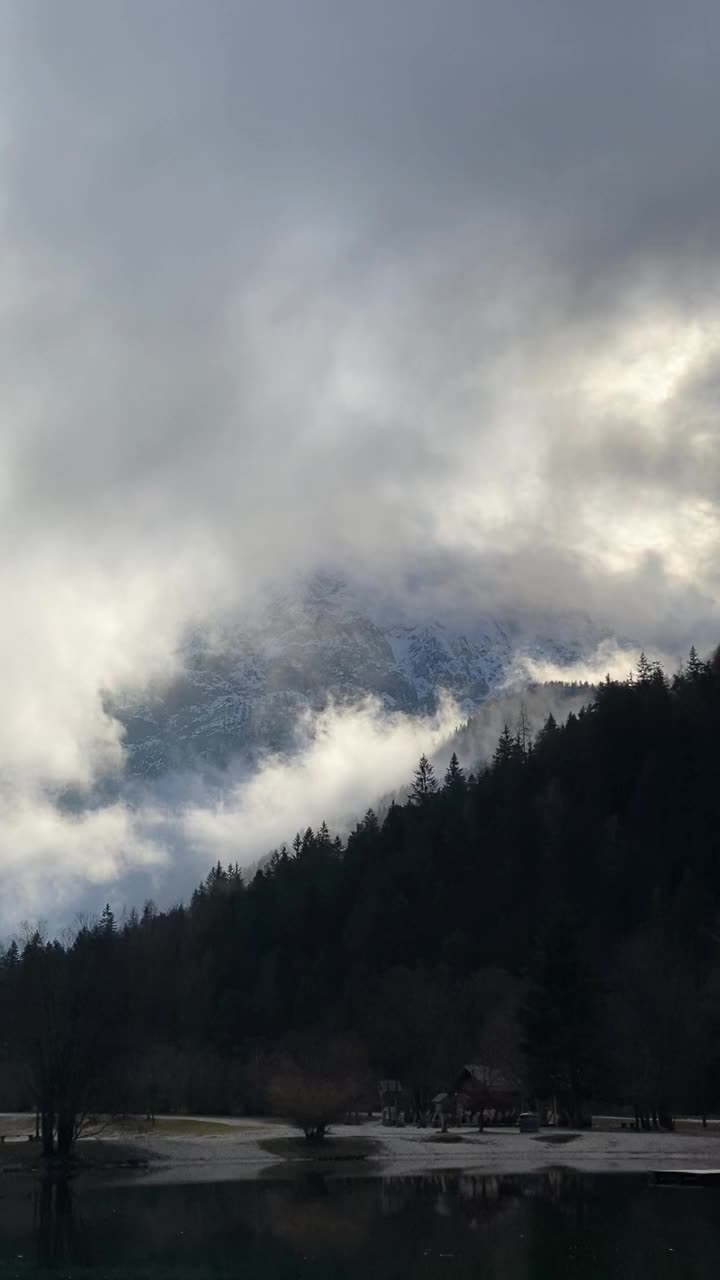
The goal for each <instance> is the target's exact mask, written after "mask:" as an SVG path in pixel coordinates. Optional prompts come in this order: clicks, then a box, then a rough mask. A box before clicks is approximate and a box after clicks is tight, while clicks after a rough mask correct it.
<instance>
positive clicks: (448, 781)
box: [444, 751, 465, 791]
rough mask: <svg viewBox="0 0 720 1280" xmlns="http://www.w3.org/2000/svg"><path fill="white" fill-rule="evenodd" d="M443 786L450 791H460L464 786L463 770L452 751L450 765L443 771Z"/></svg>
mask: <svg viewBox="0 0 720 1280" xmlns="http://www.w3.org/2000/svg"><path fill="white" fill-rule="evenodd" d="M444 781H445V786H446V787H447V789H448V790H450V791H460V790H462V789H463V788H464V786H465V770H464V769H463V768H462V766H461V764H460V761H459V760H458V758H457V755H456V754H455V752H454V751H453V753H452V755H451V757H450V763H449V765H448V767H447V769H446V770H445V780H444Z"/></svg>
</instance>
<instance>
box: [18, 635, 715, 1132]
mask: <svg viewBox="0 0 720 1280" xmlns="http://www.w3.org/2000/svg"><path fill="white" fill-rule="evenodd" d="M719 724H720V659H719V658H718V656H717V655H716V656H715V657H713V658H712V659H711V660H709V661H704V660H702V659H700V658H699V657H698V655H697V653H696V652H695V651H694V650H693V651H691V654H690V657H689V659H688V660H687V662H686V663H685V664H684V666H683V668H682V669H681V670H680V671H679V672H678V673H677V674H675V675H673V676H668V675H667V674H666V673H665V672H664V671H663V670H662V669H661V667H660V666H658V665H657V664H655V663H651V662H649V661H648V660H647V659H646V658H645V657H644V656H643V657H642V658H641V659H640V662H639V664H638V668H637V671H636V672H635V673H634V674H633V675H632V676H631V677H630V678H628V679H627V680H624V681H617V680H610V679H609V678H608V679H607V680H605V681H604V682H603V683H602V684H601V685H600V686H599V687H598V688H597V689H595V690H594V691H592V693H591V694H589V701H588V703H587V705H586V706H585V707H584V708H583V710H581V711H580V712H579V713H578V714H574V713H571V714H570V715H569V716H568V718H567V720H566V722H565V723H564V724H562V725H560V724H557V723H556V721H555V719H554V718H553V716H552V715H551V716H549V717H548V719H547V721H546V723H545V724H544V725H543V727H542V728H541V729H540V731H539V732H538V733H537V734H535V735H533V734H532V733H531V732H530V729H529V726H528V725H527V724H526V723H525V722H524V721H523V722H522V723H521V724H519V725H518V726H516V727H506V728H505V730H504V731H503V733H502V735H501V736H500V739H499V741H498V743H497V747H496V749H495V752H494V754H493V757H492V759H491V760H490V761H489V762H487V763H486V764H484V765H482V766H480V767H478V768H477V769H475V770H474V771H472V772H466V770H465V769H463V767H462V766H461V764H460V762H459V761H458V759H457V757H456V756H453V757H452V759H451V760H450V761H449V763H448V765H447V769H446V771H445V772H444V776H440V777H438V776H436V772H435V770H434V768H433V766H432V764H431V763H430V761H429V760H428V759H427V758H426V757H423V758H422V760H421V761H420V763H419V765H418V768H417V770H416V773H415V776H414V778H413V780H412V783H411V785H410V789H409V792H408V795H407V799H406V801H405V802H404V803H393V804H392V805H391V806H390V808H389V809H388V811H387V813H386V814H385V815H384V816H383V817H382V820H380V819H379V818H378V816H377V815H376V814H375V813H374V812H373V811H372V810H368V812H367V813H366V814H365V816H364V817H363V818H362V819H361V820H360V821H359V822H358V823H357V824H356V826H355V827H354V829H353V830H352V832H351V833H350V835H349V836H348V837H347V838H346V839H345V840H342V839H341V838H340V837H339V836H337V835H334V834H332V833H331V832H330V831H329V830H328V828H327V826H326V825H325V824H324V823H323V824H322V825H321V827H320V828H319V829H318V830H312V829H311V828H309V827H308V828H307V829H306V830H305V831H304V832H302V833H299V834H298V835H297V836H296V837H295V839H294V840H293V842H292V844H291V845H290V846H289V847H285V846H283V847H282V848H280V849H277V850H275V851H274V852H273V853H272V854H271V856H270V857H269V858H268V859H267V860H266V862H265V864H264V865H263V866H261V867H260V869H258V870H257V871H256V872H255V873H254V874H253V875H252V876H246V875H245V874H244V873H243V871H242V870H241V869H240V868H239V867H238V866H237V865H231V866H227V867H223V866H220V865H217V866H216V867H214V868H213V869H212V870H211V871H210V872H209V874H208V875H207V877H206V878H205V880H204V881H203V883H202V884H201V885H199V887H198V888H197V889H196V891H195V892H194V893H193V895H192V898H191V900H190V902H189V903H187V904H185V905H178V906H175V907H173V908H172V909H170V910H167V911H158V910H157V909H156V908H155V907H154V906H153V904H152V903H147V904H146V905H145V907H144V909H143V910H142V912H140V913H138V912H134V911H133V912H130V914H129V915H128V916H127V918H125V919H123V920H122V921H117V920H116V919H115V917H114V916H113V913H112V911H111V910H110V908H109V907H107V908H106V909H105V911H104V912H103V914H102V916H101V917H100V918H99V919H98V920H97V921H94V922H91V923H87V924H85V925H83V926H82V927H81V928H80V929H79V930H77V931H76V933H75V935H74V936H73V937H72V938H70V939H68V940H66V941H65V942H62V941H58V940H49V939H47V938H45V937H44V936H42V934H41V933H40V932H36V933H34V934H30V935H29V936H27V937H26V938H24V939H23V940H21V941H15V942H13V943H12V944H11V945H10V946H9V947H8V948H7V949H6V950H5V952H4V953H3V955H2V957H1V958H0V1017H1V1018H2V1026H3V1027H4V1028H5V1032H4V1043H3V1046H2V1059H3V1060H2V1064H0V1105H3V1104H4V1106H5V1107H8V1108H9V1107H12V1106H20V1105H27V1106H32V1107H36V1108H37V1110H38V1112H39V1114H40V1116H41V1118H42V1133H43V1142H44V1149H45V1150H46V1152H47V1153H48V1154H50V1153H51V1152H53V1151H59V1152H60V1153H61V1154H62V1153H66V1152H67V1151H68V1150H69V1149H70V1146H71V1145H72V1141H73V1137H74V1135H75V1134H76V1133H77V1131H78V1126H79V1124H80V1123H81V1120H82V1117H83V1115H85V1114H86V1113H88V1112H94V1113H100V1112H102V1113H105V1114H113V1113H119V1112H124V1111H133V1112H137V1111H142V1112H145V1113H148V1114H152V1113H154V1111H156V1110H158V1111H159V1110H168V1111H170V1110H172V1111H174V1110H188V1111H230V1110H261V1109H263V1108H265V1107H267V1106H268V1105H272V1103H273V1100H274V1099H275V1100H277V1098H278V1096H279V1092H281V1090H280V1091H279V1090H278V1084H277V1082H278V1080H287V1079H290V1078H297V1077H298V1075H299V1074H302V1072H301V1071H300V1069H299V1067H298V1064H300V1063H302V1062H303V1061H305V1062H308V1061H311V1060H312V1061H314V1062H316V1063H317V1062H318V1061H319V1060H321V1059H322V1060H323V1061H324V1063H325V1066H324V1072H325V1077H324V1078H325V1079H326V1083H325V1085H324V1086H323V1087H324V1089H325V1091H326V1093H328V1094H329V1093H330V1092H331V1090H330V1084H329V1083H327V1077H328V1074H329V1073H328V1066H327V1064H328V1063H329V1062H332V1061H337V1062H338V1063H342V1064H343V1066H342V1068H340V1067H338V1070H339V1071H340V1070H341V1072H342V1074H343V1075H344V1077H346V1078H350V1077H352V1079H353V1081H354V1082H355V1084H354V1088H355V1093H356V1095H357V1097H358V1098H360V1096H361V1095H364V1096H365V1097H366V1098H367V1097H370V1096H371V1095H372V1093H373V1092H374V1089H375V1084H374V1082H375V1081H376V1080H377V1079H380V1078H387V1077H393V1078H398V1079H399V1080H401V1081H402V1082H403V1084H404V1086H405V1087H406V1089H407V1091H408V1093H409V1096H410V1097H411V1098H412V1099H413V1101H414V1104H415V1106H416V1107H417V1109H418V1111H420V1110H422V1109H423V1108H426V1107H427V1105H428V1104H429V1100H430V1098H431V1097H432V1095H433V1093H435V1092H437V1091H438V1090H440V1089H443V1088H447V1086H448V1082H449V1081H450V1080H451V1079H452V1078H453V1077H454V1075H455V1074H456V1073H457V1070H458V1068H459V1067H460V1066H461V1065H462V1064H463V1063H465V1062H484V1063H487V1064H489V1065H490V1066H492V1067H494V1068H495V1067H496V1068H502V1069H503V1071H504V1072H505V1075H507V1074H508V1073H510V1074H511V1075H512V1076H513V1078H515V1079H517V1080H518V1081H519V1082H521V1084H520V1086H519V1087H521V1089H522V1091H523V1093H524V1095H525V1096H526V1097H527V1098H528V1099H530V1098H548V1097H551V1096H552V1097H553V1098H555V1099H559V1103H560V1107H561V1109H562V1110H563V1112H564V1113H565V1114H566V1115H567V1117H568V1118H569V1119H572V1120H578V1119H579V1118H580V1117H581V1116H582V1113H583V1109H584V1107H586V1105H587V1104H588V1103H589V1102H590V1101H592V1102H594V1103H595V1105H597V1104H599V1103H602V1104H607V1105H610V1104H612V1103H616V1102H623V1103H625V1104H627V1105H631V1106H634V1107H635V1108H636V1109H637V1114H638V1117H639V1118H640V1120H641V1122H642V1123H653V1122H655V1123H658V1122H662V1120H663V1117H667V1116H670V1115H671V1114H672V1113H673V1112H677V1111H678V1110H681V1109H688V1110H689V1111H691V1112H696V1113H698V1114H706V1113H707V1112H708V1111H712V1110H713V1109H720V999H719V995H720V834H719V833H720V788H718V776H719V769H718V766H719V764H720V760H719V754H720V753H719V749H718V725H719ZM350 1059H352V1064H351V1062H350ZM293 1073H294V1074H293ZM305 1084H307V1080H305Z"/></svg>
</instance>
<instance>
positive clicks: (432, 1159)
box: [118, 1120, 720, 1185]
mask: <svg viewBox="0 0 720 1280" xmlns="http://www.w3.org/2000/svg"><path fill="white" fill-rule="evenodd" d="M227 1128H228V1133H227V1134H224V1133H223V1134H221V1135H219V1136H217V1135H214V1136H213V1137H211V1138H207V1137H205V1136H198V1137H193V1136H190V1135H187V1134H186V1135H184V1136H182V1137H172V1136H167V1137H164V1136H162V1135H159V1136H158V1135H151V1136H148V1135H143V1138H142V1140H141V1143H139V1145H141V1146H142V1148H143V1152H144V1154H147V1156H148V1158H149V1164H148V1167H147V1168H146V1169H139V1170H137V1171H134V1172H133V1173H132V1174H129V1175H128V1176H127V1178H123V1181H125V1180H127V1181H132V1182H133V1184H135V1185H141V1184H142V1185H151V1184H154V1185H159V1184H169V1183H181V1182H223V1181H236V1180H263V1179H266V1178H271V1179H274V1178H277V1177H279V1176H287V1177H288V1178H292V1177H296V1176H302V1175H303V1173H304V1172H318V1171H319V1172H322V1173H324V1174H326V1175H327V1176H329V1177H345V1176H361V1177H403V1176H421V1175H423V1174H426V1173H428V1174H431V1173H433V1172H441V1171H442V1172H451V1171H459V1172H463V1171H465V1172H467V1173H474V1174H478V1175H499V1176H502V1175H513V1174H514V1175H521V1174H534V1173H541V1172H543V1171H547V1170H549V1169H553V1168H558V1167H562V1168H566V1169H571V1170H575V1171H577V1172H579V1173H596V1174H601V1173H607V1174H612V1173H615V1174H618V1173H649V1172H651V1171H653V1170H663V1169H664V1170H667V1169H673V1168H681V1167H682V1168H693V1169H705V1170H711V1169H717V1168H720V1141H719V1140H718V1134H717V1132H714V1133H712V1134H708V1133H707V1132H702V1131H701V1132H700V1133H684V1132H680V1133H678V1132H673V1133H644V1132H640V1133H635V1132H634V1131H627V1130H616V1131H598V1130H578V1131H561V1132H560V1134H558V1132H557V1131H550V1130H546V1131H544V1132H541V1133H540V1134H539V1135H533V1134H520V1133H518V1132H517V1130H514V1129H493V1130H485V1132H484V1133H477V1132H476V1131H468V1130H465V1131H462V1130H454V1131H453V1133H455V1134H459V1135H460V1141H451V1142H438V1141H437V1140H436V1135H435V1133H434V1132H428V1131H427V1130H415V1129H409V1128H408V1129H388V1128H384V1127H383V1126H382V1125H381V1124H380V1123H379V1122H368V1123H365V1124H361V1125H335V1126H333V1127H332V1131H331V1134H332V1138H333V1139H334V1142H335V1144H337V1145H336V1146H334V1148H333V1154H332V1155H331V1156H329V1157H326V1158H323V1155H322V1151H321V1152H320V1153H318V1154H317V1155H315V1154H311V1153H309V1154H308V1156H307V1157H303V1156H298V1157H294V1158H290V1159H288V1158H283V1157H281V1156H277V1155H273V1154H271V1153H269V1152H268V1151H267V1150H264V1149H263V1147H262V1146H261V1144H262V1143H265V1142H267V1141H270V1140H277V1139H278V1138H287V1139H292V1138H297V1130H295V1129H293V1128H292V1127H291V1126H289V1125H284V1124H278V1123H275V1122H267V1121H262V1120H252V1121H250V1120H242V1121H239V1122H237V1123H233V1122H232V1121H230V1122H228V1123H227ZM358 1138H362V1139H369V1140H370V1141H371V1142H372V1143H374V1144H376V1151H375V1153H374V1154H373V1155H371V1156H368V1157H366V1158H362V1159H356V1160H345V1159H343V1158H342V1156H341V1154H340V1153H341V1143H343V1142H348V1144H350V1143H355V1144H357V1140H358ZM558 1139H559V1140H558ZM118 1172H119V1171H118Z"/></svg>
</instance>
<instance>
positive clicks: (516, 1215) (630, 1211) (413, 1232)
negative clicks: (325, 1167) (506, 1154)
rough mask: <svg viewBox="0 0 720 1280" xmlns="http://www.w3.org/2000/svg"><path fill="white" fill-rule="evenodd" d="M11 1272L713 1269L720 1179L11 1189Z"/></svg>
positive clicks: (277, 1278)
mask: <svg viewBox="0 0 720 1280" xmlns="http://www.w3.org/2000/svg"><path fill="white" fill-rule="evenodd" d="M0 1225H1V1236H0V1240H1V1243H0V1276H1V1277H3V1278H4V1277H7V1276H18V1277H24V1276H43V1275H52V1276H55V1277H61V1276H67V1277H71V1276H72V1277H73V1278H74V1280H77V1278H78V1277H87V1276H92V1277H97V1278H99V1277H108V1278H112V1280H117V1278H119V1277H123V1278H124V1280H125V1278H127V1280H137V1278H138V1277H153V1280H160V1278H161V1277H164V1278H167V1280H169V1278H170V1277H204V1276H209V1277H221V1276H222V1277H241V1278H242V1280H270V1278H271V1277H272V1280H306V1278H307V1280H311V1278H312V1280H360V1277H363V1280H365V1278H369V1280H410V1278H412V1280H441V1278H442V1280H470V1277H472V1278H473V1280H521V1278H522V1280H564V1278H565V1277H568V1280H570V1278H572V1280H590V1278H591V1277H592V1278H593V1280H666V1278H668V1277H673V1278H674V1280H696V1278H698V1277H702V1280H710V1277H713V1280H715V1278H717V1277H719V1276H720V1189H719V1190H717V1191H716V1190H713V1189H691V1190H684V1189H677V1190H676V1189H674V1188H670V1189H661V1188H654V1187H651V1186H649V1185H648V1182H647V1179H645V1178H636V1177H631V1178H628V1177H625V1178H612V1177H607V1178H602V1177H592V1178H588V1177H583V1176H580V1175H575V1174H567V1173H566V1174H560V1173H554V1172H553V1173H549V1174H543V1175H538V1176H534V1177H524V1178H487V1177H484V1178H481V1177H475V1178H473V1177H470V1176H467V1175H464V1174H462V1175H461V1174H450V1175H446V1176H443V1177H437V1176H436V1177H432V1178H431V1177H427V1178H420V1177H418V1178H397V1179H392V1178H391V1179H374V1180H373V1179H359V1178H358V1179H342V1178H334V1177H324V1176H318V1177H308V1178H305V1179H295V1180H294V1181H292V1182H289V1181H282V1180H277V1181H272V1182H263V1183H253V1184H248V1183H222V1184H213V1185H201V1186H186V1187H143V1186H142V1185H141V1184H136V1185H134V1186H131V1187H108V1186H105V1187H103V1186H97V1185H95V1186H82V1185H81V1184H80V1183H77V1184H76V1185H75V1186H73V1187H72V1189H67V1188H63V1187H62V1186H56V1187H54V1188H45V1189H44V1190H43V1189H42V1188H33V1189H30V1188H27V1189H26V1190H24V1191H20V1189H19V1188H16V1187H12V1186H11V1187H9V1188H3V1189H2V1197H1V1198H0Z"/></svg>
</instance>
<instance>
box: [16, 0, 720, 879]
mask: <svg viewBox="0 0 720 1280" xmlns="http://www.w3.org/2000/svg"><path fill="white" fill-rule="evenodd" d="M0 24H1V30H0V49H1V50H2V52H1V53H0V59H1V68H0V69H1V70H2V76H1V77H0V84H1V85H2V89H1V90H0V187H1V190H2V203H1V205H0V269H2V272H3V297H2V303H1V304H0V378H1V379H2V386H3V407H2V417H1V418H0V535H1V545H2V606H3V630H2V635H0V681H1V682H2V684H1V687H2V699H3V717H2V721H0V779H2V780H3V784H4V785H7V786H8V787H10V788H15V791H16V794H17V795H19V796H23V797H25V798H27V797H32V796H36V797H39V799H38V803H39V804H40V805H41V807H42V804H43V803H44V801H43V800H42V797H43V796H47V795H51V794H53V793H55V792H56V791H57V790H59V789H62V788H63V787H64V786H80V787H91V786H92V784H93V782H94V781H95V780H96V779H97V778H98V777H103V776H104V775H106V774H107V772H108V771H112V770H113V769H115V768H116V767H117V765H118V762H119V761H121V760H122V753H123V746H122V740H121V738H120V736H119V732H118V727H117V725H116V724H115V723H114V722H113V721H112V720H110V719H109V718H108V717H107V715H106V714H105V713H104V711H103V705H104V704H103V697H102V693H103V690H104V689H108V688H110V689H113V688H116V687H118V686H120V685H122V684H127V683H128V682H129V681H132V680H137V681H138V683H142V682H143V681H144V680H145V679H147V678H149V677H151V676H152V675H153V674H155V673H157V672H159V671H163V670H166V669H169V668H170V667H171V665H172V663H173V662H174V661H175V660H176V656H175V655H176V645H177V640H178V637H179V636H180V635H181V634H182V633H183V630H184V629H185V627H186V626H188V625H190V624H192V623H193V622H195V621H196V620H197V619H203V618H205V617H208V616H209V615H211V614H212V613H214V612H216V611H217V610H218V609H219V608H222V609H224V610H225V611H233V610H234V611H239V612H240V613H243V612H246V611H247V610H249V609H251V608H254V607H255V603H256V602H257V600H258V599H262V598H263V597H264V595H265V594H266V592H267V590H268V585H269V584H272V586H273V587H277V586H278V584H280V583H281V582H283V581H288V580H292V579H293V578H294V577H296V576H297V575H300V574H305V573H308V572H311V571H312V570H313V569H314V568H316V567H317V566H318V565H327V564H328V563H331V564H333V565H334V566H335V567H339V568H340V570H341V571H342V572H343V573H345V574H347V575H348V576H349V577H351V578H354V579H356V580H358V581H359V582H362V583H368V582H370V583H371V584H372V586H373V589H374V590H376V591H378V592H381V593H384V594H385V595H386V596H387V597H388V598H390V599H393V600H396V601H397V600H401V599H402V600H404V601H406V602H407V601H411V602H412V601H414V602H415V606H416V607H417V608H418V609H419V608H420V607H421V605H420V603H419V602H421V601H423V600H428V601H430V600H433V601H435V602H436V603H437V604H438V605H439V606H442V608H444V609H446V610H447V611H448V612H449V613H455V614H461V613H463V612H465V613H466V614H472V612H473V611H474V610H475V609H478V610H481V611H482V613H483V614H484V615H485V616H487V615H488V614H489V613H492V612H493V611H495V612H497V613H501V614H503V613H507V614H510V613H517V614H525V615H527V614H528V613H530V614H532V613H541V612H542V613H543V614H544V615H547V618H548V628H549V630H550V631H551V630H552V626H553V618H555V619H562V618H564V617H566V616H567V613H568V610H573V611H575V612H576V613H587V614H589V615H590V616H592V617H593V618H596V619H597V620H598V621H599V623H600V624H601V625H602V626H603V627H605V629H606V630H607V631H608V632H612V633H614V634H616V635H617V636H619V637H630V638H631V639H633V641H635V640H637V641H638V642H639V643H642V644H645V645H646V647H647V648H648V649H652V648H653V647H655V648H657V649H660V650H662V651H670V652H673V653H674V652H677V651H681V650H682V649H685V648H687V647H688V645H689V643H690V641H691V640H693V639H695V640H697V641H698V642H699V643H700V644H701V645H705V644H707V645H709V644H710V643H711V640H712V638H713V637H715V636H716V635H717V630H718V622H719V612H720V578H719V570H718V564H720V558H719V557H718V549H719V541H720V538H719V535H720V529H719V527H718V509H719V508H718V499H719V498H720V494H719V493H718V476H719V475H720V468H719V467H718V461H719V459H718V438H719V437H718V427H717V387H718V379H719V376H720V375H719V371H720V307H719V306H718V273H717V267H716V263H717V261H718V254H719V251H720V222H719V221H718V219H717V216H716V212H717V205H718V199H719V197H720V157H719V155H718V148H717V140H716V136H715V134H716V130H715V121H716V119H717V115H718V108H719V107H720V102H719V101H718V99H719V97H720V88H719V87H718V80H717V74H716V72H717V54H718V48H717V43H718V36H717V22H716V13H715V6H714V5H713V4H711V3H710V2H709V0H707V2H704V0H697V2H693V3H690V4H689V5H686V6H683V7H682V9H680V8H679V7H678V6H677V5H676V4H670V3H669V0H655V3H653V4H650V3H649V2H648V3H644V0H641V2H640V3H638V4H636V5H634V6H632V7H631V9H628V6H627V5H622V6H621V5H620V4H619V3H616V2H615V0H611V3H609V4H606V5H603V6H596V7H594V8H592V9H590V8H589V7H588V6H582V7H579V6H573V5H569V4H567V3H565V2H564V0H550V2H549V3H547V4H542V5H538V4H535V3H531V0H521V2H520V3H519V4H515V5H511V6H508V5H505V4H501V3H499V0H487V3H483V4H477V3H476V2H475V0H443V2H442V3H441V0H396V3H394V4H392V5H387V4H384V3H380V0H366V3H363V4H361V5H358V4H353V3H350V2H349V0H348V2H345V0H263V2H262V3H260V0H248V2H247V3H244V4H242V5H235V4H232V3H230V2H229V0H209V2H208V3H206V4H204V5H197V4H194V3H190V2H189V0H155V2H154V3H153V4H151V5H148V4H145V3H144V2H142V0H126V3H123V4H122V5H108V4H105V5H97V4H96V3H94V0H67V2H66V3H64V4H63V5H57V4H56V3H54V2H53V0H7V3H6V4H5V5H3V8H2V14H0ZM555 625H556V626H561V625H562V623H561V622H559V621H558V622H556V623H555ZM398 750H399V748H398ZM388 767H389V765H388ZM313 785H315V783H314V784H313ZM320 794H322V793H320ZM312 807H313V806H312V804H311V805H310V806H309V808H312ZM97 820H98V821H99V819H97ZM20 843H22V841H21V842H20ZM62 856H63V857H64V856H65V855H64V854H63V855H62ZM127 856H128V857H132V853H129V854H128V855H127Z"/></svg>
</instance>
